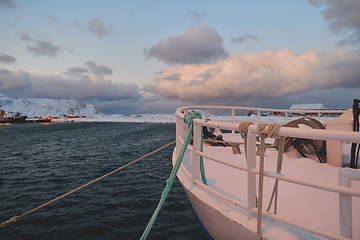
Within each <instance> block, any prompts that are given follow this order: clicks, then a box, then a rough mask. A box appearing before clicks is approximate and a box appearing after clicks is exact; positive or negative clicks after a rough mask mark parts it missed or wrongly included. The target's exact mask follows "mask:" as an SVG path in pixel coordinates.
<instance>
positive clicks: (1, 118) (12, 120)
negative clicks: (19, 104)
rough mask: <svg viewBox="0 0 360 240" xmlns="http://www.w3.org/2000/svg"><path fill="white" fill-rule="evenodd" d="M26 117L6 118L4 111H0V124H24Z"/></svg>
mask: <svg viewBox="0 0 360 240" xmlns="http://www.w3.org/2000/svg"><path fill="white" fill-rule="evenodd" d="M26 118H27V116H20V114H19V113H18V114H16V115H15V116H7V115H6V112H5V111H4V110H1V111H0V123H25V122H26Z"/></svg>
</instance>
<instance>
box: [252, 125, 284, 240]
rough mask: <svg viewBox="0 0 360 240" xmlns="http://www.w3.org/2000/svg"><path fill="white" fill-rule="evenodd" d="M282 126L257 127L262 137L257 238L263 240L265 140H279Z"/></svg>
mask: <svg viewBox="0 0 360 240" xmlns="http://www.w3.org/2000/svg"><path fill="white" fill-rule="evenodd" d="M280 127H281V125H277V124H271V125H268V124H264V123H259V124H258V126H257V134H258V135H259V137H260V166H259V190H258V195H259V199H258V212H257V228H256V232H257V238H258V239H261V236H262V233H261V221H262V202H263V188H264V165H265V161H264V159H265V158H264V155H265V138H267V137H271V138H278V137H279V135H278V131H279V129H280Z"/></svg>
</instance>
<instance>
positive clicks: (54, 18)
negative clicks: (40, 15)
mask: <svg viewBox="0 0 360 240" xmlns="http://www.w3.org/2000/svg"><path fill="white" fill-rule="evenodd" d="M46 19H47V20H49V21H50V22H52V23H54V24H57V25H59V24H61V23H62V22H61V21H60V20H59V19H58V18H57V17H53V16H49V15H48V16H46Z"/></svg>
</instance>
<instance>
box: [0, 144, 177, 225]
mask: <svg viewBox="0 0 360 240" xmlns="http://www.w3.org/2000/svg"><path fill="white" fill-rule="evenodd" d="M175 142H176V141H173V142H170V143H168V144H166V145H164V146H162V147H161V148H158V149H156V150H154V151H152V152H150V153H148V154H146V155H144V156H142V157H140V158H138V159H136V160H134V161H132V162H130V163H128V164H126V165H124V166H122V167H119V168H117V169H115V170H114V171H112V172H109V173H107V174H105V175H103V176H101V177H99V178H97V179H95V180H92V181H91V182H88V183H86V184H84V185H82V186H80V187H78V188H76V189H74V190H71V191H70V192H67V193H65V194H63V195H61V196H60V197H57V198H55V199H53V200H51V201H49V202H47V203H44V204H42V205H40V206H38V207H36V208H33V209H32V210H30V211H28V212H26V213H23V214H21V215H19V216H14V217H12V218H10V219H9V220H7V221H5V222H2V223H1V224H0V228H3V227H5V226H7V225H9V224H11V223H14V222H16V221H17V220H18V219H20V218H22V217H25V216H27V215H29V214H30V213H33V212H35V211H37V210H39V209H41V208H43V207H45V206H47V205H49V204H51V203H54V202H56V201H58V200H60V199H62V198H64V197H66V196H68V195H70V194H72V193H74V192H77V191H79V190H81V189H83V188H85V187H87V186H89V185H91V184H93V183H95V182H98V181H100V180H101V179H103V178H105V177H108V176H110V175H112V174H114V173H116V172H118V171H120V170H122V169H124V168H126V167H128V166H130V165H132V164H134V163H136V162H138V161H140V160H142V159H144V158H146V157H148V156H150V155H152V154H154V153H156V152H158V151H160V150H162V149H164V148H166V147H168V146H170V145H172V144H174V143H175Z"/></svg>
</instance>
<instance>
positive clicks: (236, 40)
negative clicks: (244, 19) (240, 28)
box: [231, 33, 258, 43]
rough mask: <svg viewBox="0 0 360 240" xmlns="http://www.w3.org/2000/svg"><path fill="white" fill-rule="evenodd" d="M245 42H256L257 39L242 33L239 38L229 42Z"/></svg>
mask: <svg viewBox="0 0 360 240" xmlns="http://www.w3.org/2000/svg"><path fill="white" fill-rule="evenodd" d="M247 40H252V41H258V37H257V36H255V35H252V34H248V33H244V34H243V35H242V36H240V37H237V38H232V39H231V42H232V43H242V42H245V41H247Z"/></svg>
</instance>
